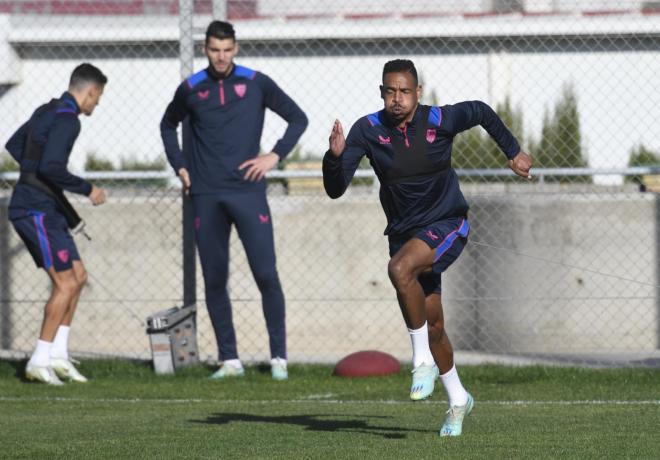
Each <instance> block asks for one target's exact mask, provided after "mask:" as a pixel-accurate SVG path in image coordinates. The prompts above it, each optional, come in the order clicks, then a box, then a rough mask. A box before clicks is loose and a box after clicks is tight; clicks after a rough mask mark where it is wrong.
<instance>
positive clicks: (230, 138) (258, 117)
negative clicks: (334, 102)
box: [160, 65, 307, 194]
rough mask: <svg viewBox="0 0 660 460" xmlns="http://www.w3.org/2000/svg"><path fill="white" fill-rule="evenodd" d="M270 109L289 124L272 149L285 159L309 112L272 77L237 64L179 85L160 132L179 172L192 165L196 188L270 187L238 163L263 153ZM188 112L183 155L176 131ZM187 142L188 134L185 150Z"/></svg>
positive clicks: (211, 190) (195, 190)
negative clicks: (248, 175)
mask: <svg viewBox="0 0 660 460" xmlns="http://www.w3.org/2000/svg"><path fill="white" fill-rule="evenodd" d="M266 108H269V109H271V110H273V111H274V112H275V113H277V114H278V115H279V116H281V117H282V118H283V119H284V120H286V121H287V123H288V126H287V129H286V131H285V133H284V136H283V137H282V138H281V139H280V140H279V141H277V143H276V144H275V147H273V149H272V151H273V152H275V153H276V154H278V155H279V157H280V159H282V158H284V157H285V156H286V155H287V154H288V153H289V152H290V151H291V150H292V149H293V147H294V146H295V145H296V143H297V142H298V139H300V136H301V135H302V133H303V132H304V131H305V128H306V127H307V117H306V115H305V113H304V112H303V111H302V110H301V109H300V107H298V105H297V104H296V103H295V102H294V101H293V100H292V99H291V98H290V97H289V96H288V95H287V94H286V93H285V92H284V91H282V90H281V89H280V88H279V87H278V86H277V84H276V83H275V82H274V81H273V80H272V79H270V78H269V77H268V76H266V75H264V74H262V73H260V72H257V71H255V70H252V69H248V68H247V67H242V66H239V65H234V67H233V69H232V71H231V73H230V74H229V75H228V76H226V77H224V78H214V77H213V74H212V72H211V71H210V70H209V69H208V68H207V69H205V70H202V71H200V72H197V73H195V74H194V75H192V76H190V77H189V78H187V79H186V80H185V81H184V82H182V83H181V84H180V85H179V87H178V88H177V90H176V93H175V94H174V99H173V100H172V102H170V104H169V105H168V106H167V109H166V110H165V114H164V115H163V119H162V121H161V123H160V132H161V137H162V139H163V143H164V145H165V153H166V154H167V159H168V161H169V163H170V165H171V166H172V168H174V171H175V172H177V173H178V171H179V169H180V168H182V167H185V168H186V169H187V170H188V172H189V174H190V180H191V182H192V184H191V193H193V194H206V193H214V192H217V191H222V190H228V189H229V190H232V189H233V190H242V191H250V190H265V187H266V181H265V180H261V181H258V182H250V181H246V180H245V179H244V178H243V177H244V175H245V172H246V171H245V170H242V171H239V170H238V167H239V166H240V164H241V163H243V162H245V161H247V160H249V159H252V158H255V157H256V156H257V155H258V154H259V151H260V146H259V144H260V141H261V133H262V131H263V125H264V114H265V109H266ZM186 117H189V120H190V131H191V134H192V136H191V139H190V147H189V148H190V151H186V152H185V155H184V153H183V152H182V150H181V147H180V146H179V140H178V137H177V132H176V130H177V126H178V125H179V123H180V122H182V121H183V120H184V119H185V118H186ZM187 145H188V144H187V143H186V140H185V139H184V147H186V149H187V148H188V147H187Z"/></svg>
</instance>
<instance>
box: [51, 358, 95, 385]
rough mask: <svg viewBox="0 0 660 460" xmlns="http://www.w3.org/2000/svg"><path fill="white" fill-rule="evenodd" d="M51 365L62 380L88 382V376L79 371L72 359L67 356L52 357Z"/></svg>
mask: <svg viewBox="0 0 660 460" xmlns="http://www.w3.org/2000/svg"><path fill="white" fill-rule="evenodd" d="M50 365H51V367H52V368H53V370H54V371H55V373H56V374H57V376H58V377H59V378H61V379H62V380H69V381H71V382H80V383H85V382H87V378H86V377H85V376H84V375H82V374H81V373H80V372H78V369H76V368H75V367H74V365H73V363H72V362H71V361H69V360H68V359H66V358H50Z"/></svg>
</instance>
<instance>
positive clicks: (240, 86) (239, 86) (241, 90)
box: [234, 83, 247, 97]
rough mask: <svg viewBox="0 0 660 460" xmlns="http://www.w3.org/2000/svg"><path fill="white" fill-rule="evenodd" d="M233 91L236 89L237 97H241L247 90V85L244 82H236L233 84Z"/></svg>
mask: <svg viewBox="0 0 660 460" xmlns="http://www.w3.org/2000/svg"><path fill="white" fill-rule="evenodd" d="M234 91H236V94H237V95H238V97H243V96H245V92H246V91H247V86H246V85H245V84H244V83H239V84H236V85H234Z"/></svg>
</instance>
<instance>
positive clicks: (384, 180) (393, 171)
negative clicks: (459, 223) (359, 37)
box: [323, 101, 520, 236]
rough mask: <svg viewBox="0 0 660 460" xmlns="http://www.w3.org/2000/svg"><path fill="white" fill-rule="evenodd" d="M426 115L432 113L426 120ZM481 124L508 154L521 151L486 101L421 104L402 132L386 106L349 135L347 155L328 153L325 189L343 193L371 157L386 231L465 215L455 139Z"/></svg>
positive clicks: (395, 232)
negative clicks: (453, 162)
mask: <svg viewBox="0 0 660 460" xmlns="http://www.w3.org/2000/svg"><path fill="white" fill-rule="evenodd" d="M424 113H428V116H427V117H426V119H424V117H423V114H424ZM477 125H481V126H482V127H483V128H484V129H485V130H486V131H487V132H488V134H490V136H491V137H492V138H493V139H494V140H495V141H496V142H497V144H498V146H499V147H500V148H501V149H502V151H503V152H504V153H505V155H506V156H507V158H509V159H512V158H513V157H514V156H516V155H517V154H518V152H519V151H520V145H519V144H518V141H517V140H516V138H515V137H514V136H513V134H511V132H510V131H509V130H508V129H507V127H506V126H505V125H504V123H503V122H502V120H501V119H500V118H499V117H498V116H497V114H496V113H495V112H494V111H493V109H491V108H490V107H489V106H488V105H487V104H485V103H483V102H481V101H468V102H461V103H458V104H455V105H445V106H442V107H429V106H423V105H419V106H418V108H417V111H416V112H415V115H414V116H413V120H412V121H411V123H409V124H407V125H406V127H405V128H404V129H403V130H402V129H399V128H398V127H396V126H393V125H392V124H391V123H390V121H389V119H388V117H387V115H386V113H385V111H384V110H381V111H379V112H376V113H372V114H370V115H367V116H365V117H362V118H360V119H359V120H358V121H357V122H356V123H355V124H354V125H353V127H352V128H351V130H350V132H349V133H348V136H347V138H346V149H345V150H344V153H343V154H342V155H341V156H340V157H339V158H337V157H335V156H334V155H333V154H332V153H331V152H329V151H328V152H327V153H326V154H325V156H324V158H323V184H324V186H325V190H326V192H327V194H328V195H329V196H330V197H331V198H338V197H340V196H341V195H343V193H344V191H345V190H346V188H347V187H348V185H349V184H350V182H351V179H352V177H353V174H354V173H355V170H356V169H357V167H358V165H359V164H360V160H361V159H362V157H363V156H364V155H366V156H367V158H369V162H370V163H371V166H372V167H373V169H374V171H375V172H376V175H377V176H378V179H379V180H380V184H381V186H380V201H381V204H382V206H383V210H384V211H385V215H386V217H387V227H386V228H385V234H386V235H390V236H401V235H406V234H408V233H410V232H412V231H414V230H416V229H419V228H421V227H424V226H425V225H428V224H431V223H433V222H437V221H439V220H443V219H447V218H451V217H463V216H466V215H467V211H468V204H467V202H466V201H465V198H464V197H463V194H462V193H461V190H460V188H459V185H458V176H457V175H456V172H455V171H454V169H453V168H452V167H451V153H452V143H453V140H454V136H455V135H457V134H458V133H460V132H462V131H465V130H468V129H470V128H472V127H474V126H477ZM415 140H419V144H418V145H417V147H418V150H419V151H418V152H417V153H416V154H415V155H412V151H413V150H414V148H413V147H415V145H414V144H415ZM397 150H398V151H399V153H397Z"/></svg>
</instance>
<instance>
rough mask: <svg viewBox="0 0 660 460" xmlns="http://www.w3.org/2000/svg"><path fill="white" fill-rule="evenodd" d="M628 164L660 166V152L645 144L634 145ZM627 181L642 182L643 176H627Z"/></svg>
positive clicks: (631, 165) (632, 165) (630, 165)
mask: <svg viewBox="0 0 660 460" xmlns="http://www.w3.org/2000/svg"><path fill="white" fill-rule="evenodd" d="M628 166H629V167H634V166H660V154H659V153H657V152H654V151H652V150H649V149H647V148H646V147H645V146H644V144H640V145H638V146H637V147H633V148H632V149H631V150H630V157H629V158H628ZM626 182H634V183H636V184H641V183H642V178H641V176H626Z"/></svg>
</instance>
